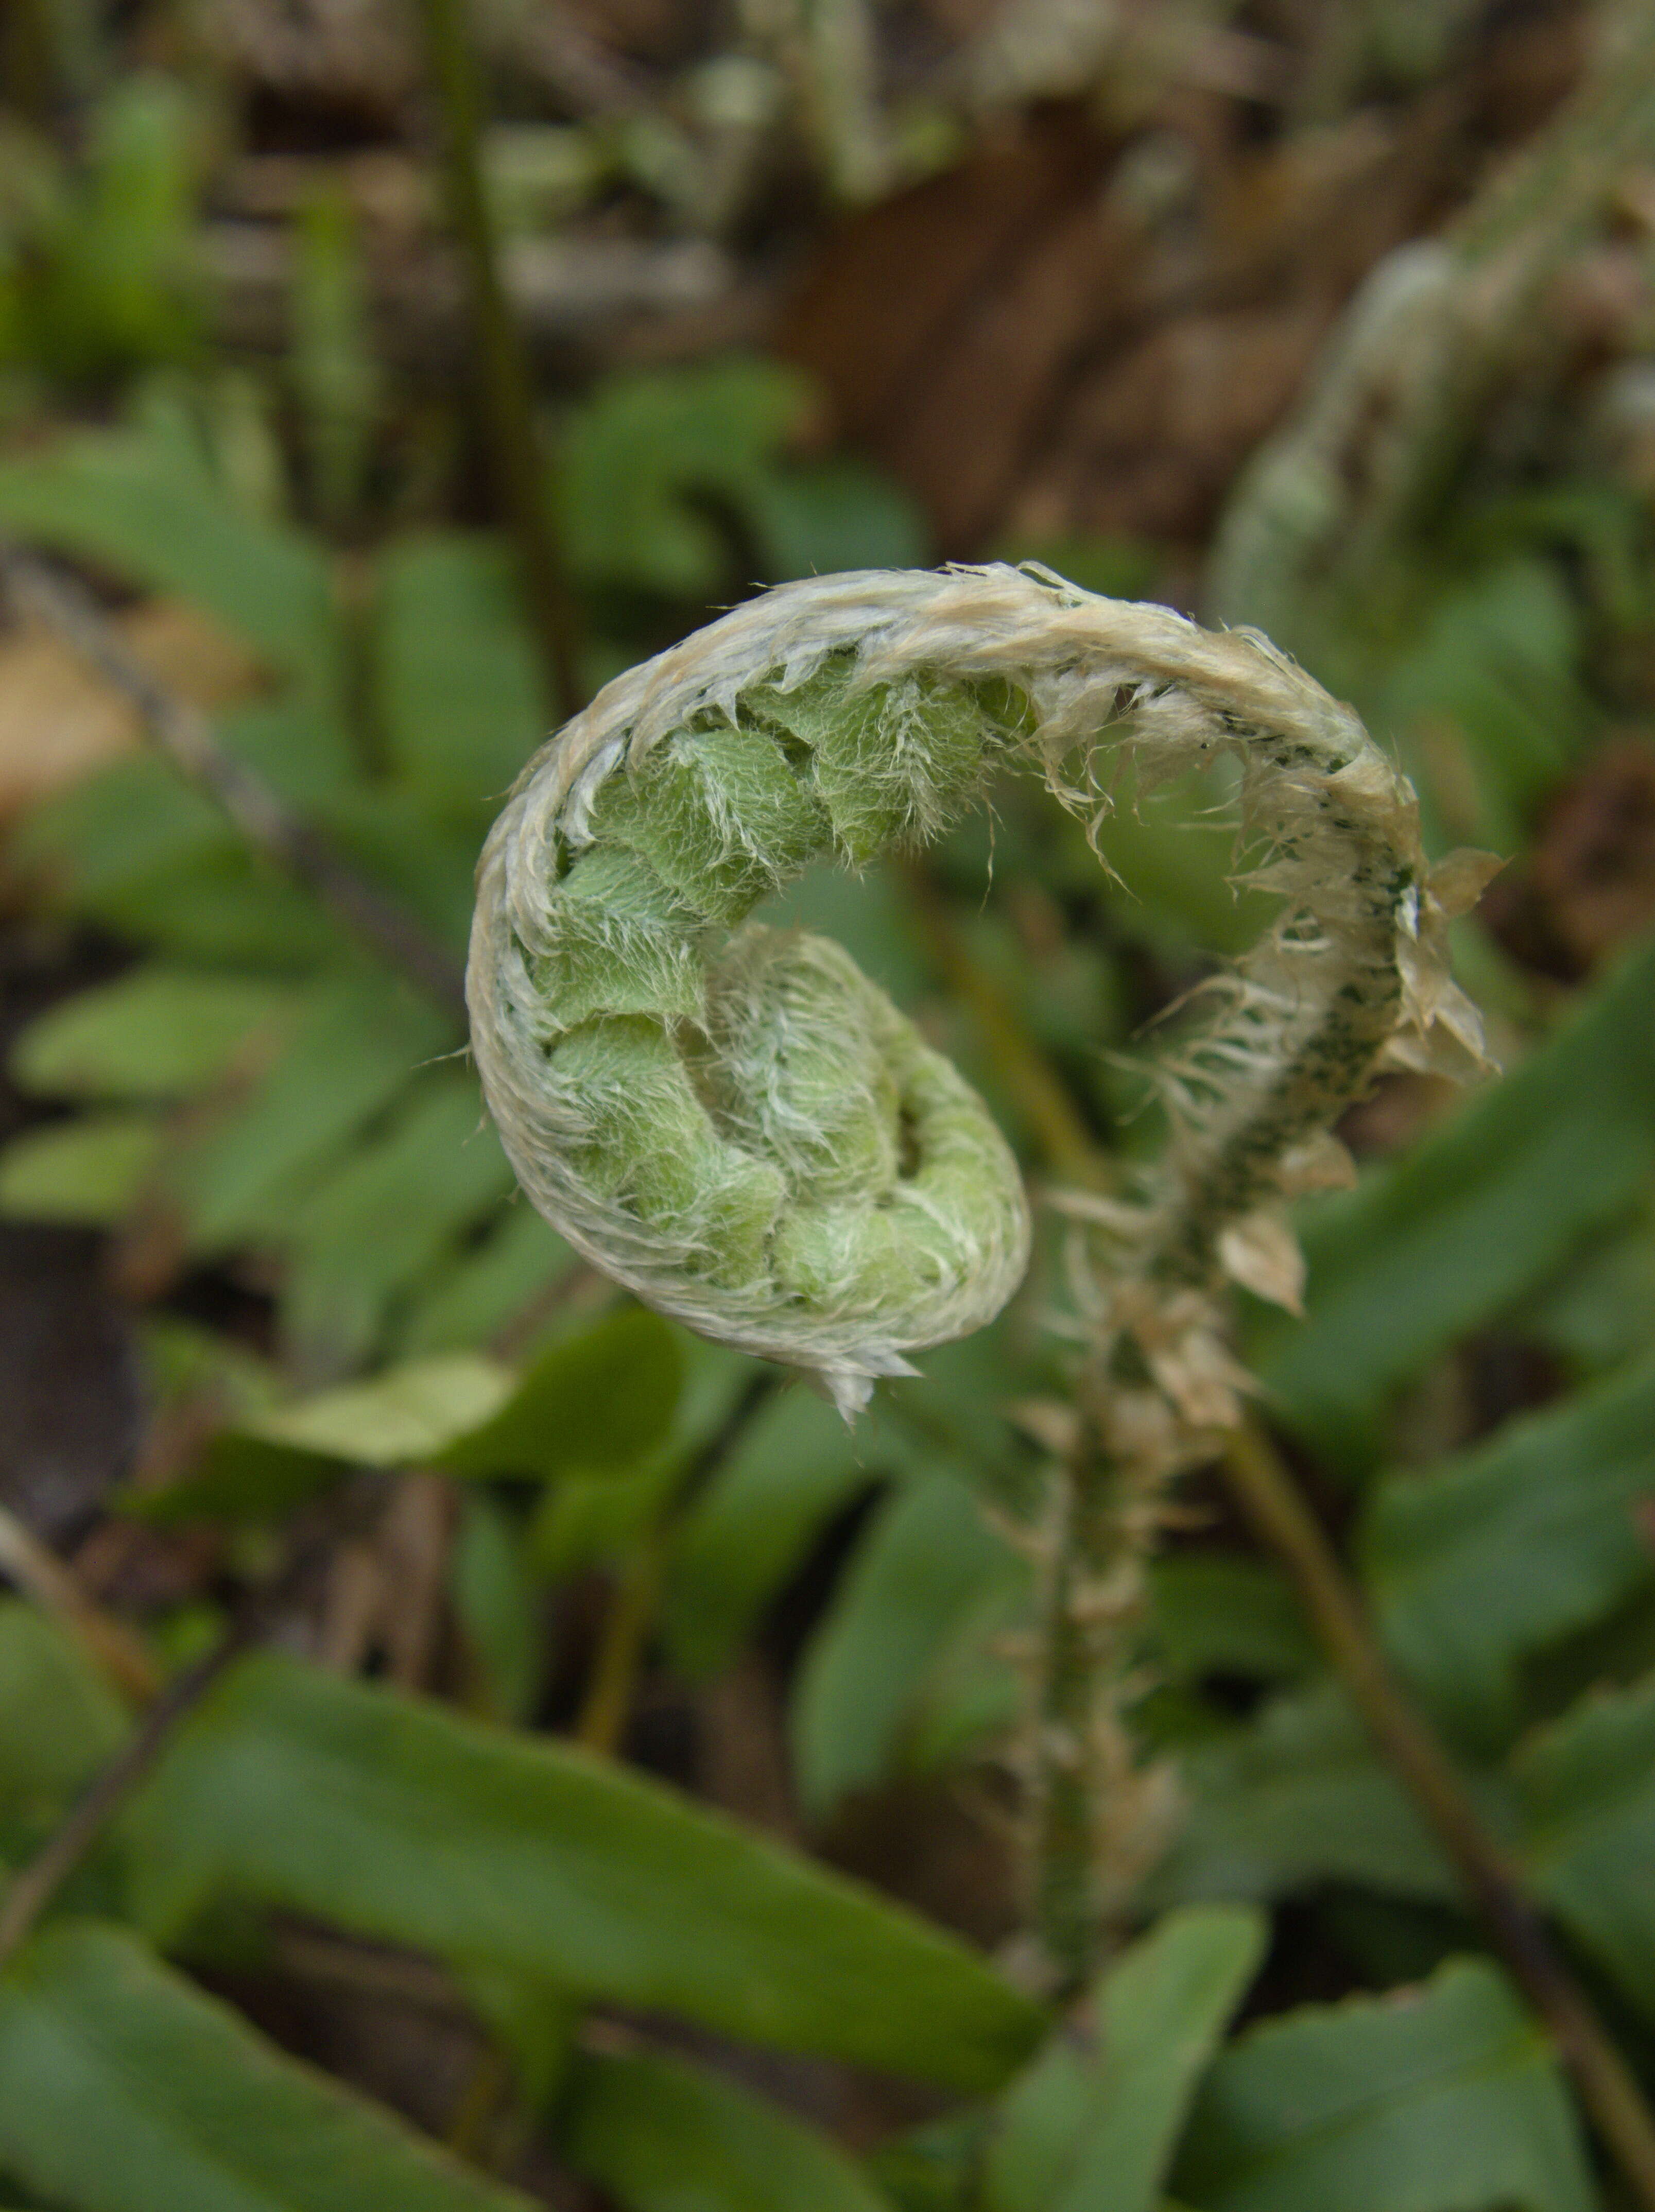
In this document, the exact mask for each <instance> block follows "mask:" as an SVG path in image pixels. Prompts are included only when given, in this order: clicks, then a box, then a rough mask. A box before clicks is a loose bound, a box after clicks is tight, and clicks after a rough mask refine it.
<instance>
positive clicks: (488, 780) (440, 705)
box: [374, 533, 552, 809]
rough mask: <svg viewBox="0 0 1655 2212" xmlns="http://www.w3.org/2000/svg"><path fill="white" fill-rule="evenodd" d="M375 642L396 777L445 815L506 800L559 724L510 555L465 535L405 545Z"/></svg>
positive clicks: (399, 547)
mask: <svg viewBox="0 0 1655 2212" xmlns="http://www.w3.org/2000/svg"><path fill="white" fill-rule="evenodd" d="M374 653H375V696H376V699H377V702H378V707H379V712H380V719H381V720H382V722H383V724H384V727H385V733H386V744H387V747H388V749H389V751H390V755H391V758H392V763H394V765H395V766H396V768H397V769H399V771H400V772H401V773H402V774H403V775H406V776H407V777H408V778H409V780H410V781H411V782H412V783H413V784H414V785H415V786H416V787H417V788H418V789H419V790H420V791H421V792H422V793H427V794H429V796H430V797H431V798H433V799H436V800H439V801H441V803H442V804H444V805H450V806H455V805H458V806H463V807H466V808H471V809H475V808H477V807H478V805H481V804H482V803H483V802H485V801H486V802H490V803H493V802H497V801H498V799H500V798H501V796H502V794H503V793H505V792H506V791H507V790H508V789H509V787H510V786H511V784H512V782H513V781H514V779H515V777H516V775H517V772H518V770H519V769H520V768H521V767H522V766H523V763H525V761H526V760H527V759H528V757H529V755H530V754H531V753H532V751H533V750H534V749H535V747H536V746H537V745H538V744H539V743H540V740H541V739H542V738H544V737H545V735H546V732H547V731H548V729H549V728H550V726H551V720H552V715H551V708H550V705H549V703H548V702H547V700H546V696H545V681H544V678H543V676H542V672H541V669H540V664H539V661H538V657H537V655H536V653H535V650H534V644H533V641H532V638H531V637H530V636H529V634H528V630H527V626H526V623H525V622H524V619H523V614H522V605H521V595H520V590H519V586H518V582H517V577H516V574H515V573H514V569H513V567H512V562H511V558H510V556H509V554H508V550H507V549H506V548H505V547H504V546H502V545H500V544H496V542H495V541H494V540H492V539H490V538H475V537H461V536H459V535H458V534H457V533H456V534H453V535H450V536H445V537H441V538H437V537H429V538H427V537H420V538H403V539H401V540H400V541H399V542H397V543H395V544H392V546H391V547H390V548H389V549H388V550H386V554H385V555H384V556H383V558H382V559H381V561H380V568H379V599H378V604H377V608H376V628H375V634H374Z"/></svg>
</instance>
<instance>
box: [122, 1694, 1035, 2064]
mask: <svg viewBox="0 0 1655 2212" xmlns="http://www.w3.org/2000/svg"><path fill="white" fill-rule="evenodd" d="M126 1836H127V1840H128V1844H129V1847H130V1852H131V1868H132V1873H133V1881H134V1901H135V1905H136V1906H137V1910H138V1912H139V1915H140V1917H141V1918H143V1919H144V1920H145V1921H146V1922H147V1923H148V1924H149V1925H152V1926H155V1927H160V1928H169V1927H176V1926H178V1925H179V1923H180V1922H181V1921H182V1920H184V1919H185V1918H186V1917H188V1915H189V1914H190V1912H191V1911H192V1910H193V1909H194V1908H195V1907H196V1906H197V1905H198V1904H199V1903H201V1902H203V1901H204V1900H205V1899H207V1898H208V1897H210V1895H212V1894H213V1893H215V1892H218V1891H221V1890H222V1891H228V1892H229V1893H240V1894H243V1895H246V1896H249V1897H252V1898H253V1899H262V1900H265V1901H266V1902H269V1903H271V1904H276V1905H285V1906H287V1907H289V1908H290V1909H291V1910H293V1911H301V1912H308V1913H313V1914H315V1915H316V1916H317V1917H319V1918H322V1919H325V1920H330V1921H332V1922H333V1923H336V1924H337V1925H338V1926H341V1927H344V1928H348V1929H353V1930H355V1931H357V1932H359V1933H361V1934H363V1935H369V1936H381V1937H384V1938H385V1939H386V1940H388V1941H391V1942H405V1943H409V1944H411V1945H413V1946H415V1947H416V1948H423V1949H426V1950H429V1951H432V1952H435V1953H436V1954H439V1955H441V1956H445V1957H448V1958H452V1959H454V1960H467V1961H470V1962H472V1963H474V1964H477V1965H495V1966H501V1967H507V1968H515V1969H517V1970H519V1971H520V1972H526V1973H529V1974H532V1975H538V1977H540V1978H543V1979H545V1981H547V1982H552V1983H558V1984H563V1985H564V1986H566V1987H569V1988H570V1989H572V1990H578V1991H581V1992H583V1993H585V1994H587V1995H588V1996H597V1997H604V1998H607V1999H610V2000H611V2001H613V2002H618V2003H624V2004H628V2005H635V2006H640V2007H643V2008H650V2009H660V2010H663V2011H667V2012H673V2013H678V2014H679V2015H683V2016H684V2017H685V2018H686V2019H689V2020H693V2021H698V2022H700V2023H701V2024H702V2025H703V2026H705V2027H711V2028H715V2029H717V2030H719V2031H721V2033H726V2034H730V2035H735V2036H739V2037H742V2038H745V2039H748V2040H750V2041H752V2042H755V2043H766V2044H770V2045H776V2047H778V2048H780V2049H782V2050H791V2051H816V2052H818V2053H820V2054H822V2055H824V2056H826V2057H838V2058H843V2059H846V2060H849V2061H850V2062H852V2063H856V2064H861V2065H867V2066H873V2067H878V2068H881V2069H885V2070H888V2071H891V2072H894V2073H901V2074H909V2075H917V2076H919V2077H921V2078H923V2079H928V2080H932V2081H939V2082H941V2083H944V2084H946V2085H948V2086H950V2087H958V2088H962V2089H982V2088H988V2087H993V2086H994V2085H995V2083H997V2082H998V2081H1001V2080H1002V2079H1003V2078H1004V2077H1005V2075H1007V2073H1008V2072H1009V2071H1010V2069H1012V2067H1013V2066H1014V2065H1015V2064H1016V2063H1017V2062H1018V2060H1019V2058H1021V2057H1024V2056H1025V2054H1026V2052H1027V2051H1028V2049H1029V2047H1030V2045H1031V2044H1032V2043H1033V2041H1034V2040H1035V2039H1036V2038H1037V2036H1038V2034H1039V2033H1040V2030H1041V2027H1042V2024H1043V2016H1042V2015H1041V2013H1040V2012H1039V2010H1038V2008H1037V2007H1035V2006H1034V2005H1032V2004H1031V2003H1030V2002H1028V2001H1027V2000H1026V1999H1025V1998H1023V1997H1021V1996H1019V1995H1018V1994H1017V1993H1016V1992H1015V1991H1014V1990H1013V1989H1012V1988H1011V1987H1010V1985H1009V1984H1007V1983H1006V1982H1003V1981H1002V1980H1001V1978H999V1976H998V1975H996V1974H995V1972H992V1970H991V1969H990V1968H989V1966H987V1965H986V1964H985V1963H984V1962H983V1960H980V1959H978V1958H977V1957H976V1956H975V1955H974V1954H972V1953H971V1952H970V1951H969V1950H968V1949H967V1948H965V1946H964V1944H962V1943H960V1942H958V1941H957V1940H956V1939H954V1938H953V1937H952V1936H946V1935H944V1934H943V1933H941V1932H940V1930H938V1929H933V1928H931V1927H928V1926H927V1925H926V1924H925V1923H923V1922H922V1921H919V1920H917V1919H916V1918H914V1917H912V1916H911V1915H910V1914H909V1913H908V1912H906V1911H903V1910H902V1909H901V1908H899V1907H897V1906H896V1905H890V1904H887V1903H885V1901H884V1900H882V1899H879V1898H878V1897H876V1896H875V1895H874V1894H873V1893H872V1892H871V1891H868V1890H865V1889H863V1888H861V1887H859V1886H858V1885H857V1884H855V1883H854V1882H851V1881H847V1880H845V1879H844V1878H843V1877H841V1876H839V1875H834V1874H831V1873H830V1872H828V1871H827V1870H826V1869H824V1868H821V1867H819V1866H817V1865H814V1864H813V1863H811V1862H810V1861H808V1860H806V1859H804V1858H800V1857H795V1856H794V1855H793V1854H792V1853H790V1852H788V1851H786V1850H782V1849H780V1848H779V1847H777V1846H776V1845H775V1844H770V1843H769V1842H766V1841H763V1840H761V1839H760V1838H757V1837H755V1836H751V1835H750V1834H747V1833H745V1832H743V1831H742V1830H741V1829H740V1828H739V1827H737V1826H734V1825H733V1823H731V1822H729V1821H727V1820H724V1819H722V1818H721V1817H720V1816H718V1815H717V1814H712V1813H709V1812H706V1811H704V1810H703V1809H701V1808H698V1807H697V1806H695V1805H693V1804H692V1803H691V1802H690V1801H689V1800H687V1799H685V1798H683V1797H680V1796H678V1794H677V1793H676V1792H674V1791H672V1790H668V1789H666V1788H665V1787H663V1786H662V1785H660V1784H655V1783H651V1782H647V1781H645V1780H643V1779H642V1778H640V1777H638V1776H636V1775H635V1774H632V1773H630V1772H628V1771H624V1770H622V1769H620V1768H618V1767H615V1766H612V1765H609V1764H607V1763H606V1762H605V1761H603V1760H601V1759H593V1758H592V1757H590V1756H588V1755H587V1754H586V1753H582V1752H581V1751H578V1750H575V1749H574V1748H571V1747H569V1746H568V1745H565V1744H561V1743H556V1742H552V1741H548V1740H547V1739H545V1738H543V1737H532V1736H528V1735H515V1734H514V1733H512V1732H510V1731H508V1730H506V1729H496V1728H491V1727H488V1726H486V1725H484V1724H482V1723H477V1722H473V1721H468V1720H465V1719H462V1718H460V1717H459V1716H458V1715H456V1714H454V1713H453V1712H452V1711H448V1710H447V1709H445V1708H444V1707H442V1706H440V1705H436V1704H435V1703H431V1702H428V1701H425V1700H423V1699H412V1698H407V1697H403V1696H399V1695H397V1694H395V1693H393V1692H390V1691H387V1690H385V1689H382V1688H377V1687H369V1686H367V1685H366V1684H362V1683H358V1682H350V1681H343V1680H337V1679H335V1678H334V1677H332V1676H331V1675H327V1674H321V1673H319V1672H317V1671H315V1670H313V1669H310V1668H305V1667H301V1666H299V1665H297V1664H295V1662H290V1661H286V1660H283V1659H280V1658H277V1657H276V1656H270V1655H266V1656H259V1657H258V1658H256V1659H253V1660H249V1661H246V1662H243V1664H242V1665H241V1667H240V1668H238V1669H237V1670H236V1672H235V1673H234V1674H233V1675H232V1676H231V1677H230V1678H229V1679H228V1680H227V1681H226V1682H225V1683H224V1684H223V1686H222V1687H221V1688H220V1689H219V1690H218V1691H217V1692H215V1693H214V1695H213V1696H212V1698H211V1699H210V1700H209V1701H208V1702H207V1704H206V1705H204V1707H203V1708H202V1710H201V1711H199V1712H198V1714H197V1715H196V1716H195V1717H193V1718H192V1720H191V1721H190V1722H189V1723H187V1724H186V1727H185V1729H183V1730H182V1731H181V1733H180V1734H179V1737H178V1739H177V1740H176V1741H175V1742H174V1743H173V1746H172V1747H170V1749H169V1750H168V1752H167V1754H166V1756H165V1758H164V1759H162V1761H161V1765H160V1766H159V1767H158V1769H157V1771H156V1772H155V1775H154V1776H153V1777H152V1778H151V1780H150V1782H149V1784H148V1785H147V1786H146V1788H145V1790H144V1791H143V1794H142V1796H140V1798H139V1799H138V1801H137V1803H136V1805H135V1807H134V1808H133V1810H132V1813H131V1816H130V1818H129V1820H128V1823H127V1826H126Z"/></svg>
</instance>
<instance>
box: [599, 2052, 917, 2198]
mask: <svg viewBox="0 0 1655 2212" xmlns="http://www.w3.org/2000/svg"><path fill="white" fill-rule="evenodd" d="M558 2148H559V2149H560V2151H561V2152H562V2154H563V2156H564V2157H565V2158H566V2159H567V2160H569V2164H570V2165H571V2166H573V2167H574V2168H575V2172H577V2173H582V2174H584V2175H585V2176H586V2178H587V2180H588V2181H593V2182H595V2183H596V2184H597V2185H598V2186H599V2188H600V2189H601V2190H602V2191H604V2194H605V2197H609V2198H611V2199H612V2200H613V2201H614V2203H615V2204H616V2205H617V2206H618V2207H619V2208H621V2212H879V2207H880V2206H881V2205H882V2204H883V2203H884V2202H885V2200H884V2199H883V2198H882V2197H880V2196H879V2193H878V2191H876V2190H875V2189H874V2188H873V2185H872V2184H871V2183H869V2182H868V2181H867V2180H866V2179H864V2177H863V2176H862V2174H861V2172H859V2171H858V2169H857V2168H856V2167H855V2166H853V2165H852V2164H851V2162H850V2160H849V2158H847V2157H846V2155H845V2154H844V2153H843V2151H841V2150H839V2149H838V2148H836V2147H835V2146H834V2145H833V2144H832V2143H831V2142H829V2141H828V2139H827V2138H826V2136H821V2135H818V2134H817V2133H816V2132H815V2130H812V2129H810V2128H807V2127H805V2126H804V2125H803V2124H801V2123H800V2121H798V2120H795V2119H790V2118H788V2117H787V2116H786V2115H785V2114H783V2113H782V2112H778V2111H777V2110H776V2108H775V2107H774V2106H770V2105H767V2104H764V2103H761V2101H760V2100H758V2098H757V2097H754V2096H751V2095H750V2094H749V2093H748V2092H747V2091H746V2090H745V2089H739V2088H738V2087H736V2085H735V2083H734V2082H733V2081H724V2080H721V2078H720V2077H719V2076H718V2075H713V2074H708V2073H703V2071H701V2070H700V2069H698V2068H695V2067H691V2066H686V2065H685V2064H683V2063H681V2062H680V2061H679V2060H677V2059H672V2058H660V2057H654V2056H653V2055H650V2056H644V2055H639V2056H636V2057H624V2058H622V2057H582V2058H581V2059H580V2060H579V2061H578V2062H577V2063H576V2065H575V2072H574V2078H573V2080H572V2081H571V2083H570V2085H569V2091H568V2093H567V2095H566V2098H565V2100H564V2102H563V2106H562V2107H561V2108H560V2112H559V2125H558Z"/></svg>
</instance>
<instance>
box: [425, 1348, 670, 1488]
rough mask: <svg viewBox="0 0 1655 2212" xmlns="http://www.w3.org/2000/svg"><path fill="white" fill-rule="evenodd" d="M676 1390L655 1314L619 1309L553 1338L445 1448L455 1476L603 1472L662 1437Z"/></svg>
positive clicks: (629, 1463)
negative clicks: (507, 1392)
mask: <svg viewBox="0 0 1655 2212" xmlns="http://www.w3.org/2000/svg"><path fill="white" fill-rule="evenodd" d="M683 1386H684V1359H683V1355H682V1353H681V1352H679V1349H678V1339H677V1337H676V1336H675V1335H674V1334H673V1333H672V1328H671V1327H670V1326H669V1324H668V1323H667V1322H664V1321H663V1320H662V1319H661V1318H660V1315H659V1314H654V1313H650V1312H649V1311H648V1310H647V1309H646V1308H644V1307H642V1306H627V1307H624V1308H623V1309H622V1310H621V1311H619V1312H618V1313H613V1314H609V1315H606V1316H605V1318H604V1319H603V1320H602V1321H600V1322H597V1323H596V1325H595V1326H593V1327H592V1328H584V1329H581V1330H580V1331H579V1332H578V1333H577V1334H572V1335H567V1336H564V1337H563V1338H561V1339H560V1340H558V1341H557V1343H555V1344H553V1345H551V1346H549V1347H548V1349H547V1350H546V1351H545V1352H542V1353H541V1354H540V1356H539V1358H538V1359H536V1360H535V1362H534V1363H533V1364H532V1366H531V1367H530V1368H529V1369H528V1370H526V1373H525V1374H524V1376H523V1377H522V1379H521V1381H520V1383H518V1385H517V1388H516V1389H515V1390H514V1392H513V1393H512V1395H511V1396H510V1398H509V1399H508V1401H506V1403H505V1404H504V1405H502V1407H501V1408H500V1409H499V1411H498V1412H497V1413H496V1414H495V1415H494V1416H493V1418H492V1419H490V1420H488V1421H487V1422H485V1423H484V1425H482V1426H481V1427H478V1428H475V1429H473V1430H472V1431H471V1432H470V1433H468V1434H467V1435H465V1436H464V1437H459V1438H458V1439H456V1440H455V1441H454V1442H453V1443H451V1444H449V1445H448V1446H447V1448H446V1449H445V1450H444V1451H443V1453H442V1455H441V1463H442V1465H443V1466H444V1467H446V1468H448V1470H449V1471H450V1472H451V1473H452V1474H519V1475H526V1476H535V1477H542V1478H546V1477H550V1476H552V1475H557V1474H613V1473H618V1472H619V1471H620V1470H622V1469H624V1468H630V1467H634V1466H636V1464H637V1462H639V1461H640V1460H642V1458H644V1457H645V1456H646V1455H648V1453H650V1452H653V1451H654V1450H655V1449H656V1448H657V1447H658V1446H659V1445H660V1444H661V1443H664V1442H665V1441H666V1436H667V1433H668V1431H669V1430H670V1429H671V1427H672V1415H673V1413H674V1411H675V1409H676V1407H677V1406H678V1393H679V1391H680V1390H681V1389H682V1388H683Z"/></svg>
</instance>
